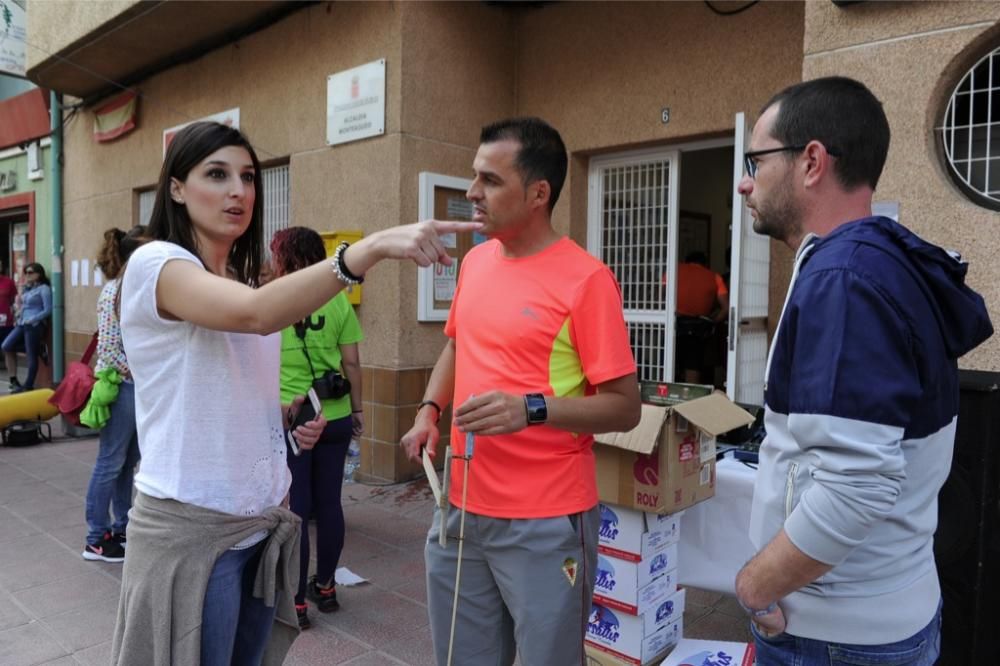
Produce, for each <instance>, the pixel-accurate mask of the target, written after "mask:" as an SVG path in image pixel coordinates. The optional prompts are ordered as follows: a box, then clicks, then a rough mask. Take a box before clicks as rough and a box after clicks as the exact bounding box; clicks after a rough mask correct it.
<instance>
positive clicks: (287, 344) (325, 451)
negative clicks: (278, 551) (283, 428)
mask: <svg viewBox="0 0 1000 666" xmlns="http://www.w3.org/2000/svg"><path fill="white" fill-rule="evenodd" d="M324 257H326V248H325V247H324V246H323V239H322V238H321V237H320V235H319V234H318V233H316V232H315V231H314V230H312V229H308V228H306V227H290V228H288V229H283V230H281V231H278V232H276V233H275V234H274V238H273V239H272V240H271V267H272V271H273V274H274V277H275V278H279V277H281V276H282V275H288V274H289V273H294V272H295V271H297V270H300V269H302V268H305V267H306V266H311V265H312V264H314V263H316V262H318V261H322V260H323V259H324ZM362 337H363V336H362V333H361V325H360V324H359V323H358V318H357V315H355V313H354V308H353V307H352V306H351V304H350V302H349V301H348V300H347V293H346V292H343V291H342V292H340V293H339V294H337V295H336V296H334V297H333V300H331V301H330V302H328V303H327V304H326V305H324V306H323V307H321V308H320V309H318V310H316V311H315V312H313V313H312V314H310V315H309V316H308V317H306V318H305V319H303V320H301V321H299V322H296V323H295V324H294V325H292V326H289V327H288V328H285V329H284V330H282V331H281V402H282V403H283V404H288V403H291V401H292V399H293V398H294V397H295V396H297V395H302V394H304V393H305V392H306V391H308V390H309V388H310V387H314V388H315V389H316V393H317V394H318V396H319V398H320V402H321V404H322V405H323V416H324V417H325V418H326V420H327V424H326V427H325V428H324V429H323V434H322V435H320V438H319V441H317V442H316V445H315V446H314V447H313V448H312V449H310V450H308V451H300V452H299V453H298V455H296V454H294V453H293V452H292V450H291V448H289V449H288V468H289V469H290V470H291V471H292V488H291V491H290V503H289V508H290V509H291V510H292V511H293V512H294V513H295V514H296V515H298V516H299V517H300V518H302V524H303V528H302V541H301V544H302V545H301V550H300V551H299V581H298V583H299V587H298V591H297V592H296V594H295V612H296V614H297V615H298V621H299V627H300V628H302V629H308V628H309V627H310V626H311V623H310V621H309V614H308V604H307V603H306V596H308V597H309V598H311V599H312V600H313V601H314V602H316V607H317V608H318V609H319V610H320V612H321V613H331V612H333V611H335V610H337V609H338V608H340V604H339V603H338V601H337V589H336V586H335V582H334V572H336V570H337V563H338V562H339V560H340V553H341V551H342V550H343V549H344V510H343V508H342V507H341V505H340V494H341V489H342V488H343V481H344V460H345V458H346V456H347V447H348V446H349V445H350V443H351V439H352V437H359V436H360V435H361V433H363V432H364V427H365V422H364V418H363V414H362V409H361V360H360V358H359V356H358V343H359V342H361V340H362ZM345 379H346V380H347V383H345V382H344V380H345ZM348 384H349V386H348ZM310 516H312V517H314V518H315V519H316V575H314V576H312V577H311V578H309V579H308V583H307V580H306V579H307V576H308V574H309V530H308V529H307V526H308V523H309V517H310Z"/></svg>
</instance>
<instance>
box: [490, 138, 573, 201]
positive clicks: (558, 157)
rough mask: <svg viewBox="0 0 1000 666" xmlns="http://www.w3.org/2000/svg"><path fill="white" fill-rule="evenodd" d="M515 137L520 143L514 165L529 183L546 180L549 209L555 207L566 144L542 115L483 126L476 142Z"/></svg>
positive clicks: (562, 175)
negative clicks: (548, 189)
mask: <svg viewBox="0 0 1000 666" xmlns="http://www.w3.org/2000/svg"><path fill="white" fill-rule="evenodd" d="M505 140H514V141H517V142H518V143H520V144H521V150H520V151H519V152H518V153H517V159H516V160H515V161H514V165H515V166H516V167H517V170H518V171H519V172H520V174H521V178H522V179H524V184H525V185H528V184H529V183H533V182H535V181H537V180H547V181H548V183H549V188H550V190H551V194H550V195H549V212H552V209H553V208H555V205H556V201H558V200H559V193H560V192H562V187H563V183H565V182H566V164H567V161H568V160H567V157H566V145H565V144H564V143H563V140H562V137H561V136H559V132H557V131H556V130H555V129H554V128H553V127H552V126H551V125H549V124H548V123H547V122H545V121H544V120H542V119H541V118H508V119H507V120H500V121H497V122H495V123H492V124H490V125H487V126H486V127H484V128H483V131H482V132H480V134H479V143H481V144H483V143H496V142H497V141H505Z"/></svg>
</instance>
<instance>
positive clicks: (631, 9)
mask: <svg viewBox="0 0 1000 666" xmlns="http://www.w3.org/2000/svg"><path fill="white" fill-rule="evenodd" d="M723 7H725V3H723ZM802 17H803V8H802V4H801V3H796V2H764V3H760V4H758V5H754V6H753V7H752V8H751V9H750V10H748V11H745V12H743V13H741V14H737V15H734V16H718V15H716V14H714V13H712V12H711V11H710V10H709V9H708V8H707V7H706V6H705V5H704V3H700V2H666V3H656V2H623V3H610V2H595V3H553V4H550V5H545V6H544V7H542V8H539V9H534V10H530V11H524V12H522V13H521V15H520V18H519V28H518V56H517V60H518V70H517V79H518V81H517V83H518V85H517V109H518V112H519V113H525V114H532V115H539V116H541V117H543V118H546V119H547V120H549V121H550V122H551V123H552V124H553V125H555V126H556V127H557V128H558V129H559V130H560V132H562V135H563V138H564V140H565V141H566V145H567V148H568V149H569V151H570V153H571V155H572V157H573V158H574V159H573V164H572V166H571V169H570V177H569V179H568V182H567V184H566V189H565V190H564V193H563V197H565V199H564V201H565V202H566V203H562V204H560V206H559V207H557V209H556V215H555V222H556V225H557V227H558V228H559V229H561V230H563V231H567V230H568V231H569V232H570V234H571V235H572V236H573V238H575V239H577V240H578V241H582V240H583V239H585V238H586V210H587V182H586V174H587V168H586V165H587V156H589V155H592V154H595V153H600V152H608V151H611V150H620V149H626V148H639V147H646V146H656V145H669V144H670V143H675V142H681V141H688V140H692V139H697V138H701V137H709V136H721V135H726V134H728V135H731V134H732V131H733V118H734V116H735V114H736V113H737V112H738V111H753V110H756V109H757V108H758V107H759V106H760V105H761V104H763V103H764V102H765V101H766V100H767V98H768V95H769V93H770V91H772V90H774V89H775V88H779V87H783V86H786V85H789V84H790V83H794V82H795V81H798V80H799V78H800V66H799V62H800V58H801V55H800V53H799V51H800V49H801V47H802V23H803V18H802ZM775 34H780V35H783V37H782V39H780V40H779V39H759V38H758V36H759V35H775ZM736 45H738V54H735V53H734V46H736ZM765 63H766V66H765ZM663 107H669V108H670V122H669V124H667V125H664V124H663V123H662V122H661V118H660V111H661V109H662V108H663ZM567 203H568V205H566V204H567ZM570 220H572V224H571V223H570Z"/></svg>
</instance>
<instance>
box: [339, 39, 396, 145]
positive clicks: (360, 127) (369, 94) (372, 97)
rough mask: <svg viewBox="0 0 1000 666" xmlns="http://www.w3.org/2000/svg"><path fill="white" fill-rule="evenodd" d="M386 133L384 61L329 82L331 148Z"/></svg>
mask: <svg viewBox="0 0 1000 666" xmlns="http://www.w3.org/2000/svg"><path fill="white" fill-rule="evenodd" d="M380 134H385V59H384V58H383V59H382V60H376V61H375V62H370V63H368V64H366V65H361V66H360V67H355V68H354V69H348V70H345V71H343V72H337V73H336V74H332V75H330V76H329V77H327V79H326V142H327V143H328V144H330V145H331V146H336V145H337V144H340V143H347V142H348V141H357V140H358V139H367V138H368V137H370V136H378V135H380Z"/></svg>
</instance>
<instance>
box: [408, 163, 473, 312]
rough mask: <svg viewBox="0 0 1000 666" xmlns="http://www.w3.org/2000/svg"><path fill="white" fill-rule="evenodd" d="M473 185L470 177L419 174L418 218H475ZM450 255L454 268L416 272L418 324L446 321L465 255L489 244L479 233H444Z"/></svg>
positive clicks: (427, 269) (435, 266) (430, 268)
mask: <svg viewBox="0 0 1000 666" xmlns="http://www.w3.org/2000/svg"><path fill="white" fill-rule="evenodd" d="M470 185H472V181H471V180H468V179H467V178H455V177H453V176H444V175H442V174H438V173H429V172H426V171H424V172H422V173H421V174H420V182H419V186H420V195H419V197H418V215H419V217H420V219H421V220H428V219H431V218H433V219H435V220H458V221H468V220H471V219H472V213H473V209H472V204H471V203H470V202H469V201H468V200H467V199H466V198H465V192H466V191H467V190H468V189H469V186H470ZM441 241H442V242H443V244H444V246H445V247H446V248H448V254H450V255H451V256H452V257H453V258H454V259H455V261H454V263H453V264H452V265H451V266H445V265H443V264H434V265H433V266H428V267H427V268H418V269H417V321H445V320H446V319H448V310H449V309H450V308H451V302H452V300H453V299H454V297H455V288H456V287H457V286H458V269H459V267H460V266H461V265H462V260H463V259H465V255H466V253H468V251H469V250H470V249H472V247H473V246H474V245H478V244H479V243H483V242H485V241H486V237H485V236H483V235H481V234H478V233H469V232H464V233H461V234H445V235H444V236H442V237H441Z"/></svg>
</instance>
